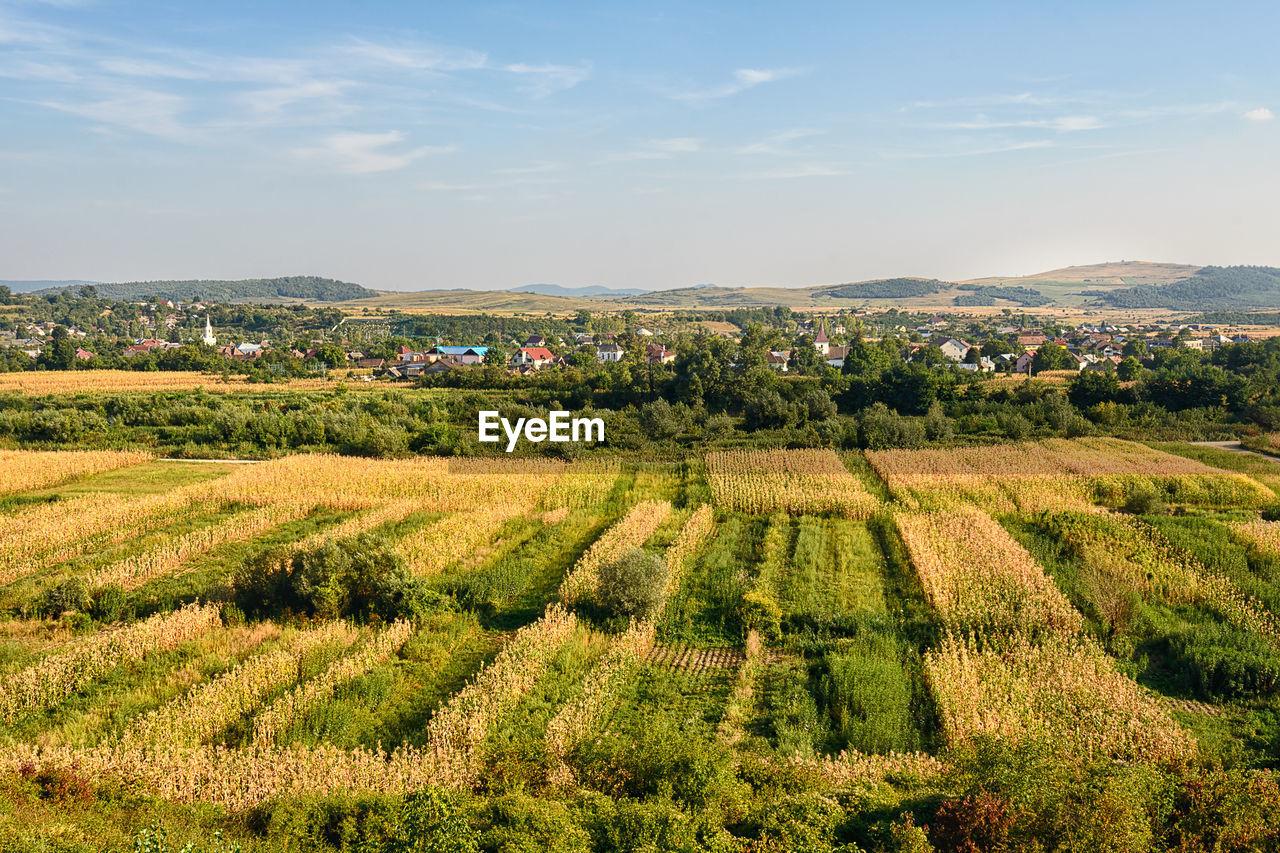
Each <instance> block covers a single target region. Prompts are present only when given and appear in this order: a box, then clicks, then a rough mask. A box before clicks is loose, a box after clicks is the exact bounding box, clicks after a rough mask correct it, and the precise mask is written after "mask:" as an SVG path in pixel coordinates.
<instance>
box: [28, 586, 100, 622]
mask: <svg viewBox="0 0 1280 853" xmlns="http://www.w3.org/2000/svg"><path fill="white" fill-rule="evenodd" d="M92 604H93V598H92V596H90V595H89V586H88V584H86V583H85V582H84V578H70V579H68V580H65V581H63V582H62V583H60V584H58V585H56V586H52V587H50V588H49V589H47V590H45V592H44V595H42V596H41V597H40V605H39V609H40V613H41V614H42V615H44V616H47V617H49V618H50V619H57V618H58V617H59V616H61V615H62V614H63V613H71V612H75V613H83V612H85V611H87V610H88V609H89V607H90V605H92Z"/></svg>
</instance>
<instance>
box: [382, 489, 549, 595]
mask: <svg viewBox="0 0 1280 853" xmlns="http://www.w3.org/2000/svg"><path fill="white" fill-rule="evenodd" d="M522 504H523V502H522V501H520V500H518V499H516V500H513V501H511V502H508V503H502V504H498V505H497V506H490V507H485V508H484V509H477V510H472V511H470V512H460V513H458V514H457V515H451V516H449V517H448V518H443V519H441V520H440V521H437V522H435V523H434V524H429V525H427V526H426V527H424V528H422V529H421V530H418V531H415V532H413V533H410V534H409V535H408V536H406V537H404V538H403V539H401V540H400V542H399V543H398V544H397V545H396V547H397V548H398V549H399V550H400V553H402V554H404V556H405V560H406V562H408V564H409V568H410V570H411V571H413V573H414V574H417V575H424V576H426V575H434V574H438V573H440V572H442V571H444V569H445V568H446V567H447V566H449V565H451V564H453V563H456V562H457V561H459V560H462V559H465V558H466V557H468V556H470V555H471V554H472V553H473V552H474V551H475V550H476V549H477V548H479V547H480V546H481V545H482V544H484V543H485V542H490V541H492V540H493V539H495V538H496V537H497V535H498V533H500V532H501V531H502V528H503V527H505V526H506V524H507V522H508V521H510V520H511V519H513V518H515V517H516V516H517V515H520V514H521V513H523V512H524V511H525V509H526V507H525V506H523V505H522Z"/></svg>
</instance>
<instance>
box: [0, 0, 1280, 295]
mask: <svg viewBox="0 0 1280 853" xmlns="http://www.w3.org/2000/svg"><path fill="white" fill-rule="evenodd" d="M1277 25H1280V8H1277V7H1275V6H1274V5H1272V4H1265V3H1261V2H1238V3H1227V4H1219V5H1216V6H1214V7H1212V8H1207V7H1204V6H1202V5H1201V4H1194V3H1155V2H1134V3H1126V4H1123V6H1118V5H1116V4H1110V3H1102V2H1086V3H1078V4H1072V5H1070V6H1069V7H1067V6H1064V7H1062V8H1060V9H1046V8H1041V7H1039V6H1037V7H1034V8H1033V7H1030V6H1028V5H1026V4H1014V3H983V4H969V5H967V6H965V7H960V6H957V5H955V4H946V3H928V2H918V3H909V4H898V5H895V6H893V7H892V8H879V7H875V8H870V9H868V8H854V7H852V6H850V5H848V4H837V3H815V2H808V3H797V4H788V5H787V6H786V7H785V8H783V7H779V6H774V5H772V4H739V3H735V4H729V3H703V4H699V5H698V6H697V7H696V8H690V7H689V6H688V5H687V4H679V3H649V4H645V5H644V6H642V7H641V6H634V7H628V8H619V7H607V8H600V7H598V6H597V5H596V4H590V3H564V4H555V5H554V6H553V7H548V8H542V7H540V6H534V5H528V6H525V5H520V4H502V5H497V4H491V3H483V4H465V5H461V6H451V7H445V8H435V9H432V8H423V7H420V6H419V5H417V4H408V3H387V4H378V5H377V6H376V7H372V8H363V7H362V8H360V9H359V10H358V13H357V12H356V11H354V10H353V8H352V7H351V6H350V4H347V3H337V2H314V3H307V4H300V3H292V2H290V3H274V4H271V5H270V6H269V7H265V8H264V6H263V4H257V3H253V4H251V3H243V2H231V3H223V4H217V5H216V6H212V5H210V6H205V5H198V6H196V5H191V4H177V3H161V2H134V3H127V2H108V0H98V1H95V0H59V2H34V0H0V80H2V81H3V84H2V85H3V97H0V121H2V122H3V123H4V126H5V127H6V131H7V132H6V134H5V136H4V138H3V139H0V226H3V227H2V228H0V258H3V260H0V278H4V279H15V280H35V279H53V280H57V279H78V278H85V279H96V280H101V281H140V280H157V279H242V278H258V277H272V276H278V275H299V274H314V275H321V276H327V277H332V278H336V279H341V280H344V281H351V282H355V283H358V284H362V285H364V286H366V287H370V288H375V289H380V290H424V289H451V288H470V289H509V288H512V287H518V286H522V285H526V284H531V283H551V284H558V285H561V286H564V287H582V286H590V285H601V286H605V287H611V288H643V289H646V290H661V289H670V288H675V287H690V286H694V285H697V284H703V283H716V284H719V285H722V286H728V287H752V286H783V287H800V286H808V285H819V284H831V283H838V282H847V281H857V280H866V279H875V278H884V277H894V276H920V277H925V278H941V279H947V280H963V279H970V278H978V277H985V276H1007V277H1014V276H1018V275H1025V274H1031V273H1037V272H1042V271H1046V270H1051V269H1056V268H1061V267H1066V266H1072V265H1086V264H1093V263H1101V262H1104V261H1106V260H1108V259H1109V260H1119V259H1121V258H1128V259H1132V258H1142V259H1145V260H1149V261H1156V262H1165V263H1187V264H1192V265H1204V264H1218V265H1231V264H1269V263H1277V262H1280V258H1277V257H1276V256H1275V254H1274V249H1273V244H1274V239H1273V234H1274V232H1275V224H1276V223H1275V219H1276V217H1275V202H1274V199H1275V198H1276V197H1278V196H1280V173H1277V170H1276V169H1275V167H1274V165H1273V163H1274V155H1275V151H1276V150H1277V143H1280V123H1277V121H1276V120H1275V111H1277V110H1280V94H1278V93H1277V83H1276V81H1277V80H1280V75H1278V74H1277V71H1278V70H1280V68H1278V67H1277V66H1280V59H1277V58H1276V56H1275V53H1274V50H1273V49H1272V45H1271V40H1272V36H1271V34H1272V33H1274V32H1275V31H1276V27H1277ZM1049 43H1052V44H1054V45H1057V46H1058V47H1057V48H1056V49H1054V50H1046V49H1045V47H1044V46H1045V45H1046V44H1049ZM1064 46H1065V47H1064Z"/></svg>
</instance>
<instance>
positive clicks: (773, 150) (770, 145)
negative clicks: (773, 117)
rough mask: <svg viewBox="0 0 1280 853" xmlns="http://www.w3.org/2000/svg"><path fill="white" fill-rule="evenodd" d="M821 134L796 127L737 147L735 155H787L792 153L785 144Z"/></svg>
mask: <svg viewBox="0 0 1280 853" xmlns="http://www.w3.org/2000/svg"><path fill="white" fill-rule="evenodd" d="M820 133H822V131H820V130H814V129H813V128H809V127H797V128H792V129H791V130H784V131H782V132H781V133H774V134H771V135H769V136H766V137H765V138H764V139H759V140H757V141H755V142H749V143H747V144H746V145H742V146H739V147H738V148H736V149H734V153H735V154H775V155H788V154H791V153H793V152H792V151H791V150H790V149H789V148H788V147H787V143H789V142H795V141H796V140H797V139H807V138H809V137H811V136H817V135H818V134H820Z"/></svg>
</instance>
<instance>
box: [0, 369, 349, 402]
mask: <svg viewBox="0 0 1280 853" xmlns="http://www.w3.org/2000/svg"><path fill="white" fill-rule="evenodd" d="M244 378H245V377H244V376H243V375H239V376H232V377H230V379H231V381H230V382H223V381H222V377H221V376H212V375H210V374H207V373H194V372H190V371H181V370H145V371H144V370H93V371H89V370H48V371H44V370H41V371H36V372H24V373H0V392H6V391H18V392H20V393H22V394H26V395H28V396H38V395H41V394H101V393H114V392H130V391H141V392H161V391H196V390H200V391H210V392H219V391H221V392H246V391H280V390H290V391H297V390H299V389H312V388H332V387H333V385H334V383H332V382H327V383H326V382H324V381H323V380H319V379H295V380H292V381H290V382H289V383H288V384H287V385H276V384H266V383H261V382H252V383H251V382H245V381H244Z"/></svg>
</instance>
